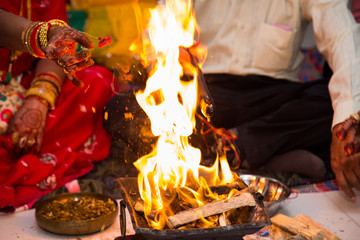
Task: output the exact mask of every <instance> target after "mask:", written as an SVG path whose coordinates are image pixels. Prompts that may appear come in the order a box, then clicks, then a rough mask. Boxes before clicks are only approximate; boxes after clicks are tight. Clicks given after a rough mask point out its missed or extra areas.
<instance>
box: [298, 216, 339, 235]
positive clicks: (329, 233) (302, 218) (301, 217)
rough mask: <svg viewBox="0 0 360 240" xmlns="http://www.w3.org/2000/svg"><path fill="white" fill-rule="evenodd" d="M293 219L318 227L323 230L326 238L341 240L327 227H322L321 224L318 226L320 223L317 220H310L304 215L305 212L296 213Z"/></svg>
mask: <svg viewBox="0 0 360 240" xmlns="http://www.w3.org/2000/svg"><path fill="white" fill-rule="evenodd" d="M295 219H296V220H298V221H300V222H303V223H304V224H307V225H309V226H310V227H312V228H318V229H320V230H322V231H323V232H324V237H325V238H326V239H327V240H341V239H340V238H339V237H338V236H336V235H335V234H333V233H332V232H330V231H328V230H327V229H325V228H323V227H322V226H320V224H318V223H317V222H315V221H314V220H312V219H311V218H310V217H308V216H306V215H305V214H300V215H297V216H296V217H295Z"/></svg>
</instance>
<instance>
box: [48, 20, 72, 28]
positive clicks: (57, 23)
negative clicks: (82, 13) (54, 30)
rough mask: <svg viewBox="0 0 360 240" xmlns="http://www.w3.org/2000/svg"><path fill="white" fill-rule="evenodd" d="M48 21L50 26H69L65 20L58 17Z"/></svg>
mask: <svg viewBox="0 0 360 240" xmlns="http://www.w3.org/2000/svg"><path fill="white" fill-rule="evenodd" d="M48 23H50V24H51V26H63V27H68V26H69V25H68V24H67V23H66V22H65V21H63V20H60V19H53V20H50V21H48Z"/></svg>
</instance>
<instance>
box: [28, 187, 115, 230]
mask: <svg viewBox="0 0 360 240" xmlns="http://www.w3.org/2000/svg"><path fill="white" fill-rule="evenodd" d="M85 196H86V197H90V198H94V199H98V200H103V201H108V199H110V200H111V201H113V202H114V204H115V211H113V212H111V213H109V214H107V215H103V216H100V217H97V218H94V219H93V220H81V221H61V220H51V219H47V218H45V217H44V216H42V215H41V214H39V212H41V210H42V209H44V208H45V207H47V206H48V205H49V204H51V203H53V202H54V201H59V200H65V199H76V200H78V199H81V198H82V197H85ZM118 211H119V208H118V204H117V202H116V200H114V199H112V198H111V197H109V196H106V195H104V194H98V193H64V194H59V195H55V196H53V197H50V198H48V199H44V200H43V201H41V202H39V204H38V205H37V206H36V209H35V217H36V221H37V223H38V225H39V226H40V227H41V228H43V229H45V230H46V231H49V232H52V233H57V234H63V235H82V234H89V233H94V232H98V231H101V230H104V229H105V228H107V227H109V226H110V225H111V224H113V223H114V221H115V218H116V216H117V215H118Z"/></svg>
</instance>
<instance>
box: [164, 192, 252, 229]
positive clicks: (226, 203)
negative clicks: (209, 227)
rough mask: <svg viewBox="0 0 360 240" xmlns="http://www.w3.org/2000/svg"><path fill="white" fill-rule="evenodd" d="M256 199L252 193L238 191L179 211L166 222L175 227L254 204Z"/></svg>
mask: <svg viewBox="0 0 360 240" xmlns="http://www.w3.org/2000/svg"><path fill="white" fill-rule="evenodd" d="M255 205H256V201H255V199H254V197H253V195H252V194H251V193H249V192H247V191H240V192H238V193H236V194H234V196H232V197H231V198H229V199H223V200H219V201H214V202H210V203H207V204H205V205H203V206H201V207H197V208H191V209H187V210H184V211H181V212H179V213H177V214H175V215H173V216H170V217H168V223H169V225H170V226H171V227H172V228H177V227H179V226H182V225H184V224H187V223H190V222H193V221H196V220H198V219H200V218H203V217H208V216H212V215H216V214H219V213H223V212H227V211H229V210H231V209H235V208H239V207H243V206H255Z"/></svg>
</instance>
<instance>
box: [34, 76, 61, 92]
mask: <svg viewBox="0 0 360 240" xmlns="http://www.w3.org/2000/svg"><path fill="white" fill-rule="evenodd" d="M37 81H47V82H49V83H51V84H53V85H54V87H56V90H57V92H58V93H60V92H61V85H60V84H61V83H60V77H59V76H58V75H57V74H56V73H53V72H46V73H40V74H38V75H37V76H36V77H35V78H34V79H33V81H32V83H31V84H35V83H36V82H37Z"/></svg>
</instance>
